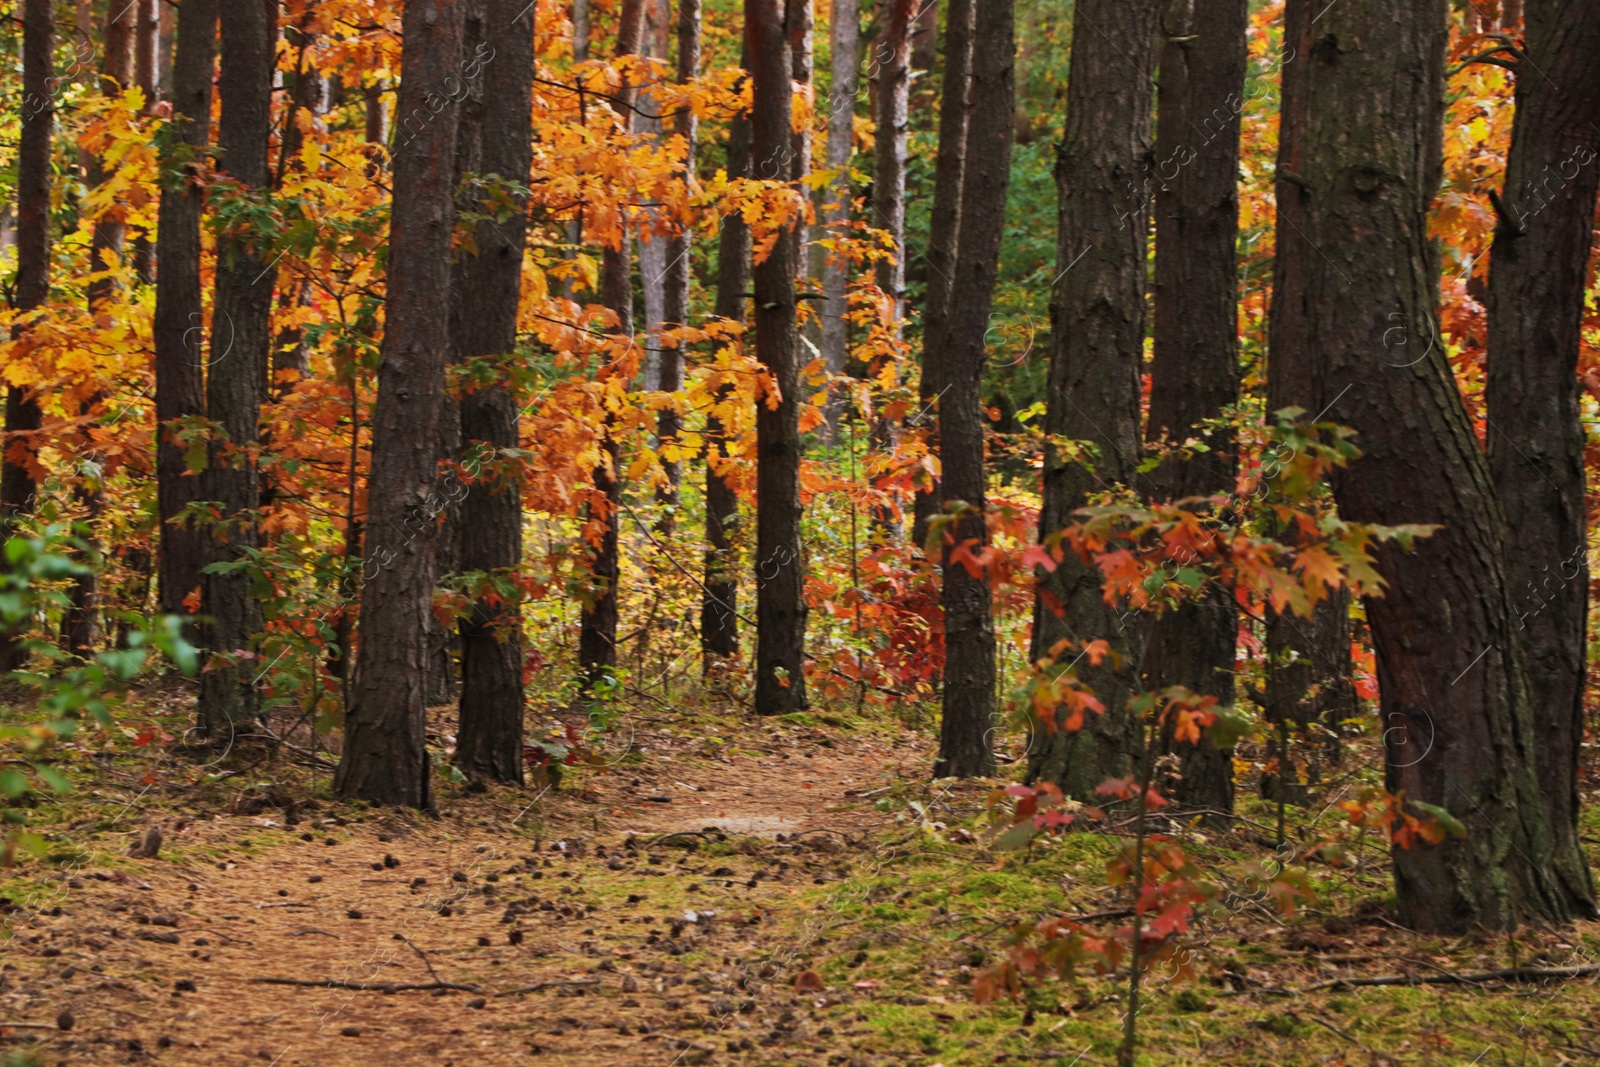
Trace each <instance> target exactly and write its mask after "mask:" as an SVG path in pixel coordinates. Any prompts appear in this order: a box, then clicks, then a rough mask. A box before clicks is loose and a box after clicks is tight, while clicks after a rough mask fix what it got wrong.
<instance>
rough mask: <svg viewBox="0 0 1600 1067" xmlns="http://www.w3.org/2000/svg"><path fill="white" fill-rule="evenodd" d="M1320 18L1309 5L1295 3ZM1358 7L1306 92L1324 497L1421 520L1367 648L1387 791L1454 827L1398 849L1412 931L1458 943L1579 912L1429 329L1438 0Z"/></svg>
mask: <svg viewBox="0 0 1600 1067" xmlns="http://www.w3.org/2000/svg"><path fill="white" fill-rule="evenodd" d="M1290 4H1291V6H1292V5H1295V4H1303V5H1305V6H1313V5H1314V4H1315V0H1290ZM1389 15H1390V17H1389V18H1388V20H1387V21H1386V22H1385V23H1384V27H1383V30H1384V32H1382V33H1373V32H1372V28H1373V27H1372V25H1371V18H1370V12H1368V11H1367V10H1366V9H1365V8H1364V7H1363V6H1361V5H1350V6H1344V5H1334V6H1333V7H1331V8H1328V9H1327V10H1326V11H1323V12H1322V13H1321V15H1320V16H1318V17H1317V19H1316V28H1315V31H1314V32H1315V36H1316V40H1315V44H1314V45H1313V47H1312V49H1311V52H1310V54H1309V56H1308V57H1307V62H1308V63H1309V64H1310V67H1311V70H1310V74H1309V77H1310V78H1311V80H1312V84H1313V85H1314V86H1315V87H1316V92H1314V93H1312V94H1311V95H1310V99H1309V102H1308V107H1307V111H1306V124H1305V131H1304V146H1303V152H1302V157H1301V169H1300V171H1299V172H1298V173H1297V175H1296V177H1297V178H1298V179H1299V180H1300V181H1301V182H1303V183H1304V188H1305V189H1306V190H1307V191H1308V192H1309V196H1308V197H1307V205H1306V207H1307V210H1306V213H1305V226H1304V231H1305V232H1304V237H1305V242H1306V245H1307V246H1308V247H1309V249H1310V250H1311V251H1312V254H1306V253H1305V250H1303V249H1299V250H1296V251H1297V253H1298V254H1301V255H1304V257H1305V266H1304V269H1305V272H1306V281H1307V286H1306V291H1307V293H1308V294H1310V299H1308V301H1307V302H1306V312H1307V315H1308V321H1307V323H1306V327H1305V335H1306V336H1308V337H1311V338H1314V339H1315V341H1316V345H1317V351H1318V352H1319V353H1320V356H1321V358H1320V360H1319V364H1318V365H1319V368H1320V370H1321V374H1322V383H1323V391H1324V392H1325V393H1326V394H1327V395H1329V396H1330V397H1331V398H1332V399H1331V400H1330V401H1329V403H1330V404H1331V405H1332V406H1333V413H1332V417H1333V418H1334V419H1336V420H1337V421H1339V422H1341V423H1344V424H1346V425H1349V426H1351V427H1352V428H1353V429H1354V430H1355V431H1356V433H1357V435H1358V436H1357V437H1356V443H1357V444H1358V445H1359V446H1360V447H1361V449H1362V452H1363V454H1362V457H1361V458H1360V459H1359V460H1357V461H1356V462H1355V463H1353V464H1351V466H1350V467H1348V468H1347V469H1345V470H1343V471H1340V472H1338V473H1337V474H1336V476H1335V478H1334V485H1333V488H1334V495H1335V498H1336V500H1337V501H1338V505H1339V510H1340V513H1341V515H1342V516H1343V517H1344V518H1345V519H1346V520H1348V521H1351V522H1361V523H1381V524H1385V525H1398V524H1402V523H1428V524H1432V525H1435V526H1436V527H1437V529H1436V531H1435V532H1434V534H1433V536H1431V537H1428V538H1426V539H1423V540H1421V541H1420V542H1418V543H1417V545H1416V547H1415V550H1414V551H1412V552H1409V553H1407V552H1402V551H1401V550H1400V549H1399V548H1398V547H1396V546H1394V545H1392V544H1389V545H1385V546H1383V547H1381V548H1379V549H1378V550H1377V552H1376V557H1377V570H1378V572H1379V574H1381V575H1382V576H1383V579H1384V580H1385V582H1386V583H1387V588H1386V589H1385V591H1384V595H1383V596H1381V597H1375V598H1373V599H1371V600H1369V601H1368V603H1367V618H1368V620H1369V622H1370V624H1371V627H1372V634H1373V644H1374V646H1375V648H1376V651H1377V659H1378V683H1379V688H1380V690H1381V692H1382V704H1381V712H1382V719H1383V724H1384V727H1385V729H1384V739H1385V741H1386V748H1387V752H1388V764H1387V774H1386V779H1387V785H1388V788H1389V789H1390V790H1391V791H1394V792H1399V791H1402V790H1403V791H1404V793H1405V796H1406V797H1407V798H1408V799H1409V800H1412V801H1421V802H1425V803H1429V804H1434V805H1437V806H1440V807H1443V808H1446V809H1448V810H1449V811H1450V812H1451V813H1452V814H1453V815H1454V816H1455V818H1456V819H1458V820H1459V821H1460V822H1461V823H1462V824H1463V825H1464V826H1465V828H1466V830H1467V836H1466V837H1465V838H1464V839H1459V838H1447V839H1446V840H1445V842H1444V843H1443V844H1440V845H1437V846H1432V845H1427V844H1423V843H1420V842H1419V843H1417V844H1416V845H1415V846H1414V847H1412V848H1410V849H1400V848H1397V849H1395V850H1394V852H1393V857H1394V867H1395V884H1396V889H1397V891H1398V896H1399V902H1400V914H1401V917H1402V919H1403V921H1404V922H1405V923H1406V924H1407V925H1409V926H1412V927H1414V928H1416V929H1419V930H1428V931H1437V932H1460V931H1464V930H1467V929H1471V928H1476V927H1488V928H1509V927H1511V926H1512V925H1514V924H1515V923H1516V922H1517V921H1518V920H1519V919H1523V918H1544V919H1549V920H1556V921H1560V920H1564V919H1567V918H1569V917H1571V916H1572V915H1574V914H1577V913H1580V912H1588V911H1590V909H1587V908H1579V907H1577V906H1576V905H1577V903H1578V902H1576V901H1574V900H1573V892H1572V890H1573V888H1574V887H1572V886H1568V885H1564V884H1563V883H1562V880H1561V878H1560V877H1559V875H1558V874H1557V873H1556V872H1558V871H1563V870H1577V869H1579V868H1580V867H1581V865H1582V863H1583V860H1582V858H1581V857H1579V856H1572V855H1563V854H1561V851H1560V844H1559V843H1558V842H1557V841H1556V840H1555V839H1554V837H1553V835H1552V834H1551V832H1550V826H1549V820H1548V818H1547V814H1546V810H1545V803H1544V798H1543V796H1542V794H1541V791H1540V787H1539V778H1538V772H1539V768H1538V767H1537V764H1536V749H1537V741H1536V738H1537V734H1536V731H1535V729H1534V718H1533V707H1532V699H1531V693H1530V690H1529V686H1528V679H1527V672H1526V668H1525V664H1524V658H1523V652H1522V649H1521V647H1520V641H1519V639H1518V635H1517V633H1516V630H1515V625H1514V619H1513V608H1512V604H1511V597H1510V594H1509V592H1508V590H1507V585H1506V573H1505V560H1506V547H1507V546H1506V540H1507V538H1506V527H1505V521H1504V519H1503V517H1502V513H1501V510H1500V507H1499V504H1498V501H1497V500H1496V498H1495V493H1494V486H1493V482H1492V480H1491V478H1490V473H1489V466H1488V462H1487V460H1486V459H1485V457H1484V455H1483V453H1482V451H1481V450H1480V448H1479V447H1478V442H1477V439H1476V437H1475V436H1474V434H1473V430H1472V424H1471V422H1470V420H1469V418H1468V416H1467V411H1466V408H1465V405H1464V404H1463V403H1462V400H1461V395H1460V393H1459V391H1458V389H1457V386H1456V382H1455V378H1454V375H1453V373H1452V370H1451V367H1450V363H1449V360H1448V358H1447V356H1446V353H1445V351H1444V349H1443V347H1442V346H1440V345H1439V344H1438V338H1439V327H1438V322H1437V319H1436V316H1435V310H1436V304H1437V300H1438V284H1439V265H1438V261H1437V259H1436V257H1435V250H1434V246H1433V243H1432V240H1431V239H1430V237H1429V235H1428V225H1427V223H1428V210H1429V206H1430V204H1431V202H1432V200H1433V196H1434V193H1435V191H1436V190H1437V188H1438V184H1439V179H1440V174H1441V170H1442V126H1443V117H1444V94H1443V90H1444V62H1445V44H1446V39H1447V28H1448V11H1447V6H1446V3H1445V0H1424V2H1420V3H1417V4H1412V5H1406V6H1404V7H1397V8H1394V9H1392V10H1391V11H1390V13H1389Z"/></svg>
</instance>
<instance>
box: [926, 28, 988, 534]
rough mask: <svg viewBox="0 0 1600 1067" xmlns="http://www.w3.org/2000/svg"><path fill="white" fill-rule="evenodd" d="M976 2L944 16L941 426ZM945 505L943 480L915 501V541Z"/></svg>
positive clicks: (931, 312) (935, 244)
mask: <svg viewBox="0 0 1600 1067" xmlns="http://www.w3.org/2000/svg"><path fill="white" fill-rule="evenodd" d="M976 10H977V4H976V0H950V7H949V9H948V11H947V12H946V14H945V19H946V23H945V39H944V51H945V69H944V102H943V104H941V105H940V108H939V150H938V156H937V159H936V161H935V163H934V175H933V217H932V219H931V220H930V225H929V227H928V295H927V309H926V310H925V311H924V312H923V318H922V338H923V342H922V379H921V385H920V387H919V389H920V396H921V401H922V409H921V410H920V412H919V413H918V415H917V419H916V420H915V421H916V422H920V423H922V424H924V425H929V426H930V427H931V426H936V425H937V423H938V412H939V401H940V398H941V396H943V394H944V391H945V379H946V377H947V374H946V370H945V368H944V367H943V366H941V365H940V361H939V359H938V358H937V357H938V356H939V355H940V354H941V346H940V345H939V344H937V343H930V342H931V341H932V340H933V339H934V338H939V337H942V336H943V335H944V331H945V328H946V323H947V322H948V321H949V313H950V300H951V297H952V295H953V294H954V292H955V280H954V279H955V272H956V250H957V248H958V247H959V246H960V238H961V192H962V180H963V177H964V176H965V174H966V166H967V122H968V116H969V115H970V114H971V112H972V101H971V99H970V92H971V88H970V85H969V82H970V80H971V75H972V19H973V16H974V14H975V13H976ZM928 438H929V440H928V451H929V452H930V453H931V454H935V455H937V454H939V451H940V446H939V438H938V434H937V433H933V432H930V433H929V434H928ZM942 505H943V497H942V495H941V493H940V489H939V480H938V479H937V478H935V479H933V484H932V485H931V486H930V487H929V488H928V490H927V491H926V492H919V493H917V495H916V498H915V500H914V501H913V503H912V515H913V519H912V526H911V540H912V543H913V544H917V545H922V544H925V543H926V542H927V540H928V524H929V523H931V522H932V521H933V519H934V517H935V516H936V515H938V514H939V510H940V508H941V506H942Z"/></svg>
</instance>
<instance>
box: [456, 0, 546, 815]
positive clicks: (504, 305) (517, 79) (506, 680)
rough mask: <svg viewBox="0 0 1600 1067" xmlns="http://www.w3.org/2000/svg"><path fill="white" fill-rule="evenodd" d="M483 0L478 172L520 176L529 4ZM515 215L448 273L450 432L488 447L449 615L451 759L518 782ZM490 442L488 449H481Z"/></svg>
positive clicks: (527, 128) (521, 235)
mask: <svg viewBox="0 0 1600 1067" xmlns="http://www.w3.org/2000/svg"><path fill="white" fill-rule="evenodd" d="M523 6H524V5H523V4H522V3H521V2H518V3H512V2H511V0H489V3H488V12H487V15H488V17H487V19H486V20H485V31H486V34H485V36H486V37H487V39H488V40H491V41H494V42H495V59H494V62H492V63H489V64H487V65H485V66H484V69H483V75H484V83H483V101H484V113H483V125H482V141H481V149H480V151H481V153H482V154H481V158H480V163H479V166H480V170H481V172H482V173H484V174H487V175H499V176H500V177H501V178H503V179H505V180H506V181H512V182H516V183H518V184H519V185H526V184H527V181H528V175H529V172H530V170H531V168H532V166H533V141H532V129H533V119H532V93H533V69H534V56H533V26H534V22H535V17H536V8H530V9H527V10H524V11H522V12H521V14H520V17H519V13H518V9H519V8H522V7H523ZM526 239H527V216H526V212H525V210H524V205H523V203H522V201H521V200H520V199H519V200H517V210H516V211H515V212H514V213H513V214H511V215H510V216H509V217H508V218H507V219H506V220H505V221H504V222H491V221H487V220H486V221H483V222H480V223H478V226H477V232H476V235H475V244H476V246H477V255H476V256H469V257H466V258H464V259H463V260H462V261H461V263H460V266H459V267H458V271H459V272H460V274H461V276H462V280H463V284H462V286H461V287H460V290H459V295H458V297H457V299H458V301H459V305H458V306H459V308H460V313H459V315H458V316H457V317H456V319H455V324H456V329H457V334H456V337H455V339H454V340H455V343H456V346H457V351H458V352H459V353H460V355H461V358H462V359H463V360H464V361H467V362H469V363H474V362H476V363H479V364H481V365H484V366H485V367H486V369H487V371H488V373H487V374H478V373H472V374H469V375H468V378H469V380H470V381H471V382H472V383H474V384H473V385H472V386H469V387H468V388H467V389H466V390H465V391H464V392H463V394H462V397H461V440H462V443H463V445H464V447H465V449H466V450H467V454H468V456H469V457H475V456H478V455H482V454H484V453H489V454H490V458H489V459H488V464H489V466H488V467H487V469H485V470H484V472H483V473H482V474H480V475H479V476H478V478H477V479H476V480H475V481H474V482H473V484H472V485H471V487H470V488H469V489H468V491H467V495H466V498H465V499H464V500H462V502H461V517H460V545H461V547H460V556H459V563H460V567H461V570H462V571H463V572H465V573H469V574H476V573H482V574H490V575H493V576H494V577H495V579H496V583H497V588H496V590H495V591H494V592H490V591H487V590H486V591H485V592H484V593H483V594H482V595H480V596H478V597H476V598H475V599H474V602H473V605H472V607H471V608H470V609H468V614H467V615H466V617H464V618H463V619H462V620H461V627H460V629H461V727H460V730H459V731H458V732H457V735H456V763H457V765H458V766H460V767H461V769H462V770H463V771H465V772H466V773H467V774H468V775H470V776H473V777H481V778H493V779H495V780H497V781H501V782H512V783H520V782H521V781H522V738H523V721H522V720H523V689H522V658H523V637H522V600H521V596H520V595H519V594H518V592H517V591H516V587H515V585H514V584H513V582H512V579H513V578H514V576H515V573H516V568H517V566H518V564H520V563H521V562H522V481H521V479H520V478H519V477H518V476H517V475H516V474H515V473H513V472H512V471H510V470H508V469H505V468H504V463H505V461H504V460H501V459H497V458H495V456H496V454H498V453H500V452H501V451H502V450H505V449H512V448H516V447H517V445H518V443H519V440H520V438H519V435H518V432H517V415H518V401H517V395H516V392H515V390H514V389H513V388H511V387H510V385H509V384H508V382H509V379H510V373H509V372H510V369H511V362H512V360H513V359H514V355H515V351H516V347H517V302H518V297H519V295H520V293H521V290H522V254H523V246H524V244H525V242H526ZM491 450H492V451H491ZM469 462H473V460H472V459H469Z"/></svg>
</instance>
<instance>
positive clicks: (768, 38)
mask: <svg viewBox="0 0 1600 1067" xmlns="http://www.w3.org/2000/svg"><path fill="white" fill-rule="evenodd" d="M744 19H745V54H746V56H747V57H748V62H749V70H750V75H751V78H752V80H753V82H754V92H753V97H752V100H753V103H752V105H751V110H750V129H751V159H752V163H753V166H754V170H755V172H756V176H757V177H758V178H774V177H780V178H781V177H787V176H788V175H789V174H790V173H791V171H790V168H789V166H788V165H787V163H786V161H787V159H788V156H789V153H791V152H792V151H793V140H792V130H791V128H790V115H791V107H792V102H791V99H790V96H791V93H790V79H791V77H792V72H793V67H792V64H791V59H790V55H789V45H788V39H787V34H786V27H785V24H784V9H783V3H782V0H745V4H744ZM797 244H798V238H797V235H796V232H795V227H794V226H793V225H788V226H785V227H784V228H783V229H782V230H780V231H779V233H778V234H777V237H776V238H775V240H774V242H773V245H772V250H771V252H770V253H769V254H768V255H767V257H766V258H765V259H763V260H762V261H761V262H759V263H757V264H756V266H755V300H756V356H757V358H759V359H760V360H761V364H762V366H764V367H766V369H767V373H768V374H770V375H771V378H772V385H773V387H774V388H776V389H777V391H778V397H777V400H778V403H777V405H776V406H775V407H774V406H772V405H771V404H770V403H769V398H767V397H762V398H761V399H760V400H759V401H758V402H757V404H756V452H757V459H756V686H755V690H756V691H755V710H756V713H757V714H760V715H779V714H783V713H785V712H790V711H799V710H802V709H804V708H805V707H807V706H808V705H807V701H806V680H805V670H804V668H805V636H806V600H805V558H804V556H803V552H804V549H803V547H802V545H801V541H800V459H801V455H802V450H803V444H802V442H801V439H800V364H801V358H800V334H799V330H798V326H797V316H796V300H795V260H796V256H797V253H798V247H797Z"/></svg>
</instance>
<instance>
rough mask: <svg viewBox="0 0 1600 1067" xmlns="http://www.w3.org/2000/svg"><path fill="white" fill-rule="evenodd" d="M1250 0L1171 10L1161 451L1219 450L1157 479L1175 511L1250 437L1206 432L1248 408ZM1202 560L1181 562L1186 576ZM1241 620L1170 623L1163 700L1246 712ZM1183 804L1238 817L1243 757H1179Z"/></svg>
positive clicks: (1157, 635) (1162, 180)
mask: <svg viewBox="0 0 1600 1067" xmlns="http://www.w3.org/2000/svg"><path fill="white" fill-rule="evenodd" d="M1249 7H1250V5H1249V2H1248V0H1190V2H1189V3H1187V4H1179V5H1175V7H1174V8H1173V9H1169V24H1168V25H1166V26H1165V27H1164V30H1165V37H1166V45H1165V46H1164V48H1163V49H1162V53H1161V79H1160V94H1159V99H1158V103H1157V119H1158V127H1157V132H1156V160H1157V164H1156V175H1155V176H1156V181H1157V182H1158V183H1159V185H1158V188H1157V191H1156V292H1155V352H1154V359H1153V361H1152V363H1151V367H1150V372H1151V373H1150V377H1151V387H1150V425H1149V428H1148V434H1149V437H1150V439H1151V440H1158V439H1161V438H1168V439H1169V440H1171V441H1173V442H1175V443H1181V442H1183V441H1185V440H1187V439H1188V438H1190V437H1199V438H1200V439H1201V440H1202V441H1204V442H1205V444H1206V445H1207V446H1208V450H1207V451H1204V452H1198V453H1196V455H1195V456H1194V458H1193V459H1188V460H1185V459H1181V458H1173V459H1168V460H1167V461H1165V462H1164V463H1163V464H1162V465H1161V466H1160V467H1158V468H1157V469H1156V471H1155V473H1154V477H1153V479H1152V480H1153V481H1154V483H1155V493H1156V495H1158V496H1159V497H1161V498H1163V499H1165V500H1182V499H1184V498H1186V497H1196V496H1211V495H1213V494H1227V493H1231V492H1232V491H1233V488H1234V481H1235V478H1236V476H1237V473H1238V456H1237V448H1238V446H1237V439H1236V437H1235V435H1234V434H1233V433H1231V432H1228V431H1216V432H1209V433H1208V432H1205V431H1203V430H1202V428H1201V423H1202V422H1203V421H1204V420H1206V419H1215V418H1217V417H1219V416H1220V415H1222V413H1223V411H1224V409H1226V408H1228V407H1230V406H1231V405H1233V404H1236V403H1238V400H1239V310H1238V309H1239V294H1238V267H1237V262H1236V258H1237V257H1236V255H1235V245H1236V242H1237V240H1238V230H1239V116H1240V113H1241V112H1242V110H1243V99H1244V95H1243V94H1244V74H1245V63H1246V61H1247V59H1248V48H1247V46H1246V42H1245V32H1246V30H1247V29H1248V28H1249V20H1250V11H1249ZM1188 562H1189V561H1188V560H1174V561H1172V563H1173V565H1175V566H1183V565H1185V564H1187V563H1188ZM1238 629H1239V620H1238V611H1237V609H1236V608H1235V606H1234V601H1233V594H1232V592H1231V591H1229V590H1223V589H1216V590H1214V591H1213V592H1212V593H1211V595H1208V596H1207V597H1205V598H1204V599H1203V600H1200V601H1197V602H1194V603H1186V604H1184V605H1182V606H1181V607H1179V608H1178V609H1177V610H1175V611H1171V612H1168V613H1167V614H1166V615H1164V616H1162V617H1161V618H1159V619H1156V620H1155V621H1154V622H1153V623H1152V625H1151V628H1150V637H1149V644H1148V645H1147V646H1146V648H1145V660H1144V670H1145V676H1146V683H1147V684H1148V685H1149V686H1150V688H1152V689H1165V688H1166V687H1168V686H1173V685H1181V686H1186V687H1188V688H1189V689H1191V690H1193V691H1194V692H1196V693H1200V694H1202V695H1206V696H1214V697H1216V698H1217V699H1218V700H1219V701H1220V702H1221V703H1222V705H1223V706H1225V707H1230V706H1232V704H1233V666H1234V657H1235V644H1236V641H1237V637H1238ZM1176 749H1177V751H1178V753H1179V755H1180V756H1181V758H1182V778H1181V780H1180V782H1179V784H1178V787H1177V789H1176V795H1177V799H1178V801H1179V802H1180V803H1181V804H1183V805H1184V806H1186V807H1189V808H1204V809H1208V810H1212V811H1232V810H1233V758H1232V752H1231V750H1229V751H1221V750H1218V749H1217V748H1216V747H1215V746H1213V745H1212V744H1211V742H1210V741H1209V740H1205V739H1202V740H1201V741H1200V742H1199V743H1198V744H1190V743H1182V744H1178V745H1177V746H1176Z"/></svg>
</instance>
